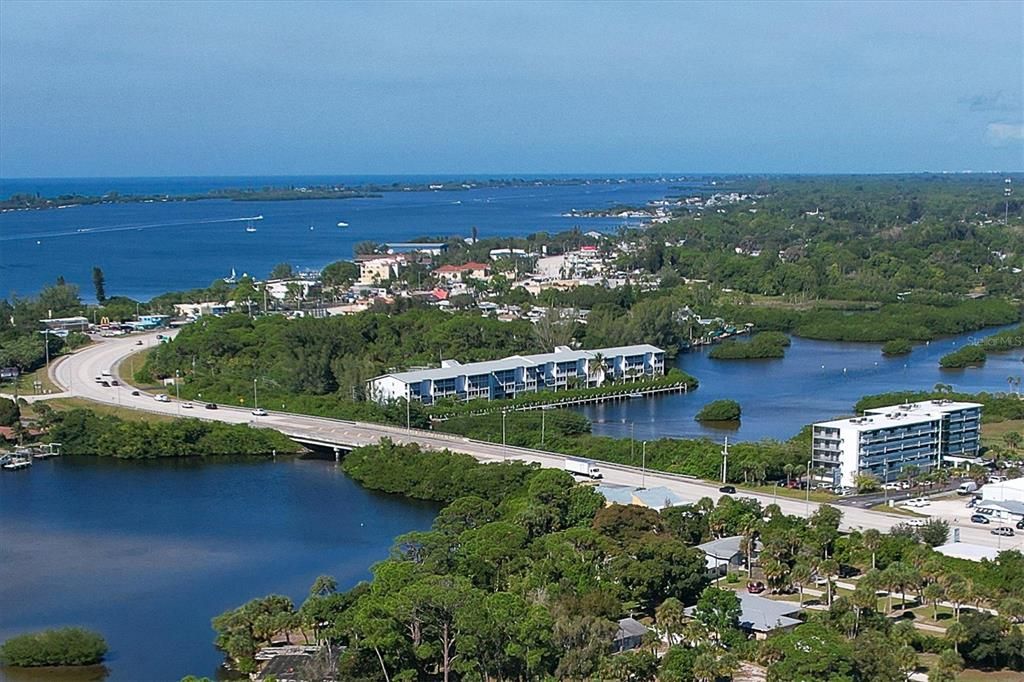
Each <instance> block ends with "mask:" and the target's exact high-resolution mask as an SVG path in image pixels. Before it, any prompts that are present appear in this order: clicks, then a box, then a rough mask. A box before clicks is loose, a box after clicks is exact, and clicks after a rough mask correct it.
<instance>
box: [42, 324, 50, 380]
mask: <svg viewBox="0 0 1024 682" xmlns="http://www.w3.org/2000/svg"><path fill="white" fill-rule="evenodd" d="M43 351H44V352H45V353H46V369H47V371H49V369H50V328H49V327H47V328H46V329H44V330H43Z"/></svg>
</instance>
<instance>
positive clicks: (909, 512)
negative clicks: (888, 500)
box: [871, 503, 928, 519]
mask: <svg viewBox="0 0 1024 682" xmlns="http://www.w3.org/2000/svg"><path fill="white" fill-rule="evenodd" d="M871 511H878V512H888V513H889V514H897V515H899V516H910V517H913V518H918V519H926V518H928V515H927V514H921V513H918V512H916V511H914V510H913V509H907V508H906V507H900V506H895V507H890V506H889V505H887V504H884V503H883V504H876V505H874V506H873V507H871Z"/></svg>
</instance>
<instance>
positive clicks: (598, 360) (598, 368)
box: [587, 353, 607, 385]
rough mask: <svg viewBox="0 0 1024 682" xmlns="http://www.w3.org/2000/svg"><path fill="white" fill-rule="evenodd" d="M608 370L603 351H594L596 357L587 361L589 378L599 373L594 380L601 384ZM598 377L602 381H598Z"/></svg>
mask: <svg viewBox="0 0 1024 682" xmlns="http://www.w3.org/2000/svg"><path fill="white" fill-rule="evenodd" d="M606 370H607V366H606V364H605V360H604V355H603V354H602V353H594V357H592V358H590V360H588V361H587V377H588V378H589V377H593V376H594V375H597V377H596V379H595V381H594V383H595V384H597V385H600V384H601V383H602V382H603V380H604V373H605V371H606ZM598 379H600V381H598Z"/></svg>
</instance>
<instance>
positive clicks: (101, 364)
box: [30, 332, 1024, 549]
mask: <svg viewBox="0 0 1024 682" xmlns="http://www.w3.org/2000/svg"><path fill="white" fill-rule="evenodd" d="M172 333H173V332H172ZM138 341H142V345H141V346H140V345H139V344H138ZM157 342H158V341H157V339H156V333H151V334H144V335H133V336H129V337H120V338H112V339H102V338H101V339H97V340H96V342H95V343H93V344H92V345H90V346H88V347H87V348H84V349H82V350H80V351H78V352H76V353H74V354H71V355H67V356H63V357H62V358H60V360H59V361H58V362H56V363H53V364H52V365H51V367H50V378H51V379H52V380H53V381H54V383H55V384H57V385H59V386H61V387H62V388H63V389H64V390H63V392H62V393H58V394H53V395H49V396H45V397H46V398H54V397H61V396H72V397H78V398H85V399H88V400H93V401H96V402H100V403H106V404H109V405H119V406H121V407H125V408H130V409H136V410H143V411H146V412H151V413H155V414H164V415H170V416H182V417H185V416H188V417H196V418H199V419H208V420H216V421H221V422H228V423H232V424H251V425H254V426H262V427H268V428H273V429H277V430H279V431H281V432H282V433H284V434H286V435H288V436H290V437H292V438H294V439H296V440H297V441H299V442H303V443H316V444H321V445H326V446H331V445H337V446H340V447H342V448H349V447H357V446H360V445H371V444H375V443H377V442H378V441H379V440H380V439H381V438H384V437H387V438H390V439H392V440H393V441H395V442H396V443H407V442H410V443H411V442H415V443H419V444H420V445H421V446H423V447H425V448H430V449H444V448H448V449H449V450H452V451H455V452H463V453H466V454H469V455H472V456H473V457H475V458H477V459H478V460H481V461H500V460H502V459H506V458H511V459H519V460H524V461H527V462H535V463H537V464H540V465H541V466H544V467H553V468H558V469H561V468H563V466H564V456H563V455H560V454H557V453H552V452H545V451H542V450H530V449H525V448H517V447H512V446H508V447H505V446H502V445H501V444H495V443H487V442H483V441H476V440H470V439H468V438H463V437H460V436H453V435H449V434H442V433H438V432H434V431H426V430H420V429H405V428H402V427H397V426H386V425H381V424H372V423H366V422H355V421H346V420H340V419H328V418H324V417H311V416H306V415H299V414H291V413H285V412H278V411H274V410H267V411H268V414H267V415H266V416H263V417H256V416H254V415H252V414H251V409H252V406H251V405H246V406H245V407H244V408H240V407H232V406H227V405H219V406H218V409H215V410H211V409H205V408H204V404H203V403H202V402H194V403H193V407H192V408H191V409H188V408H184V407H182V404H183V403H182V402H178V401H176V400H175V399H174V390H173V387H172V386H169V387H168V389H169V390H168V391H167V394H168V395H169V396H170V397H171V400H170V402H167V403H162V402H159V401H157V400H155V399H154V398H153V396H152V395H150V394H147V393H145V392H140V394H139V395H132V391H133V390H135V389H134V387H132V386H131V385H130V384H129V383H128V382H126V381H125V379H126V377H123V376H121V377H117V379H118V380H119V382H120V384H121V385H120V386H116V387H115V386H111V387H109V388H107V387H103V386H102V385H100V384H99V383H97V382H96V380H95V379H96V377H98V376H101V374H102V373H103V372H111V373H114V372H116V368H117V366H118V365H119V363H120V362H121V361H122V360H124V359H126V358H127V357H128V356H129V355H131V354H132V353H135V352H137V351H140V350H143V349H144V348H146V347H149V346H151V345H153V344H154V343H157ZM43 397H44V396H39V398H43ZM30 399H32V398H30ZM247 402H248V401H247ZM261 407H264V408H265V409H266V408H267V407H269V406H266V405H263V406H261ZM598 466H599V467H600V468H601V471H602V472H603V474H604V482H605V483H612V484H619V485H625V486H629V487H632V488H636V487H639V486H640V485H641V480H643V484H644V485H645V486H646V487H648V488H652V487H655V486H665V487H666V488H669V489H670V490H672V491H673V492H675V493H676V494H678V495H680V496H681V497H682V498H683V499H685V500H687V501H695V500H698V499H700V498H702V497H711V498H712V499H715V500H717V499H718V498H719V497H721V496H722V493H720V492H719V491H718V485H717V484H715V483H708V482H705V481H701V480H697V479H693V478H689V477H685V476H679V475H674V474H665V473H660V472H652V471H650V470H648V471H647V472H646V473H643V472H641V470H640V468H639V467H628V466H623V465H619V464H612V463H608V462H599V463H598ZM737 495H739V496H743V497H752V498H755V499H757V500H758V501H760V502H761V503H762V504H765V505H766V504H772V503H774V504H778V505H779V507H780V508H781V509H782V511H783V512H785V513H787V514H794V515H798V516H806V515H808V514H810V513H813V512H814V510H815V509H817V507H818V504H817V503H815V502H813V501H812V502H809V503H808V502H805V501H804V500H797V499H793V498H787V497H775V496H773V495H767V494H764V493H754V492H749V491H746V490H739V492H738V493H737ZM842 511H843V527H844V529H846V530H852V529H861V530H864V529H868V528H875V529H878V530H881V531H886V530H888V529H889V528H891V527H892V526H894V525H895V524H898V523H901V522H904V521H906V520H907V517H904V516H899V515H896V514H888V513H884V512H877V511H871V510H869V509H864V508H857V507H842ZM959 528H960V538H961V541H963V542H969V543H973V544H979V545H985V546H990V547H1000V548H1002V549H1008V548H1011V547H1013V548H1017V549H1024V537H1022V536H1021V535H1018V536H1017V537H1015V538H998V537H996V536H993V535H992V534H991V533H989V531H988V529H986V528H978V527H972V526H971V525H961V526H959Z"/></svg>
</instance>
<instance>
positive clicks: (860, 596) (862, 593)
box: [850, 579, 878, 637]
mask: <svg viewBox="0 0 1024 682" xmlns="http://www.w3.org/2000/svg"><path fill="white" fill-rule="evenodd" d="M872 582H873V581H865V580H863V579H862V580H860V582H858V583H857V587H856V588H854V590H853V595H852V596H851V597H850V601H851V602H852V603H853V608H854V611H855V613H856V620H855V621H854V627H853V636H854V637H856V636H857V633H858V632H859V631H860V617H861V614H862V613H863V612H864V611H866V610H867V609H873V608H875V607H877V606H878V595H876V594H875V586H874V585H873V584H872Z"/></svg>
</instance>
